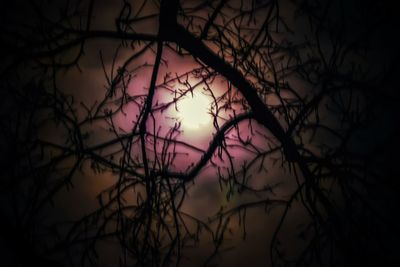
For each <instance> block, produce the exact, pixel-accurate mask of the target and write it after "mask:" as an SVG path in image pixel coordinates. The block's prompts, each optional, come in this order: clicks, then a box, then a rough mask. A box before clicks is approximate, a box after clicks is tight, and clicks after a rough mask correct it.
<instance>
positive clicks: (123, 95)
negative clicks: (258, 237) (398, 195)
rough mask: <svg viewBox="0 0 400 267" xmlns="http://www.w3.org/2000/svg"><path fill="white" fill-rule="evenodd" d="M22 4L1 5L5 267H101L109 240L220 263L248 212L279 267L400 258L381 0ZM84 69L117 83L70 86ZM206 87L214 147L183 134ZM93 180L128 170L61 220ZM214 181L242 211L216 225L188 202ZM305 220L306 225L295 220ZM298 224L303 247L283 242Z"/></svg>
mask: <svg viewBox="0 0 400 267" xmlns="http://www.w3.org/2000/svg"><path fill="white" fill-rule="evenodd" d="M16 5H18V3H17V4H16ZM27 5H28V6H29V8H22V9H23V10H28V12H24V11H23V10H22V9H21V6H14V7H12V6H11V7H7V8H5V9H4V10H5V11H6V12H5V14H3V16H2V17H3V21H2V26H1V31H2V34H1V43H2V44H3V47H4V48H3V50H2V52H1V53H2V54H3V55H2V57H3V58H4V64H3V66H2V67H1V87H2V93H1V94H2V102H3V103H2V105H1V110H2V111H1V114H2V115H1V123H2V125H1V140H2V141H1V142H0V143H1V147H2V151H5V152H6V153H5V155H3V156H2V161H1V164H2V170H3V174H4V175H2V176H3V178H2V180H1V191H2V200H3V205H2V207H1V214H2V216H3V218H1V228H0V229H1V236H2V237H3V245H5V246H6V247H7V250H5V251H8V253H9V255H11V256H9V258H10V262H11V261H12V260H14V259H19V262H20V263H19V264H20V265H22V266H24V265H28V264H29V265H31V264H32V262H37V263H39V264H42V265H46V264H47V265H48V266H54V265H56V264H60V265H66V266H70V265H71V266H87V265H89V266H97V265H99V264H103V263H102V261H101V255H100V256H99V254H98V250H99V249H100V248H101V246H106V244H107V243H108V242H109V243H111V244H112V245H111V246H112V247H113V251H114V252H112V253H115V254H116V259H118V261H116V262H114V263H113V266H116V265H118V264H119V265H120V266H131V265H133V266H161V265H162V266H170V265H174V266H181V265H187V264H189V265H190V266H192V265H193V264H196V265H205V266H208V265H212V264H215V263H218V262H219V263H221V262H224V255H225V254H224V253H225V252H224V251H225V249H226V248H227V245H226V244H229V241H228V240H227V235H228V234H229V233H230V232H231V231H237V232H241V233H242V234H243V238H244V239H245V238H246V231H247V230H246V227H247V226H246V225H248V218H247V217H246V214H247V212H248V211H249V210H257V211H259V212H260V213H265V214H266V215H269V216H274V218H275V219H276V223H275V225H274V229H273V230H272V235H271V237H270V238H268V237H266V238H265V248H264V249H265V252H266V255H268V257H269V260H268V262H269V264H271V266H284V265H285V266H286V265H289V266H292V265H300V266H303V265H304V266H314V265H315V266H361V265H362V264H371V263H381V264H385V263H386V264H390V263H392V262H393V261H394V259H395V254H394V250H395V249H394V240H395V239H394V238H395V236H396V234H397V233H398V230H397V228H398V226H396V224H395V223H394V222H393V220H392V219H391V218H390V211H391V210H392V209H394V208H395V207H393V206H394V204H393V203H395V201H394V200H395V197H394V196H395V189H396V187H397V184H395V182H394V180H393V179H391V176H390V171H388V169H387V168H393V169H395V168H394V167H393V166H395V165H391V164H392V163H393V162H394V161H392V160H394V158H393V157H391V156H389V155H390V153H391V151H398V150H396V148H398V140H397V134H398V133H399V131H398V126H393V125H391V124H392V122H396V115H395V114H397V113H396V112H397V110H396V109H397V108H396V101H398V100H399V98H398V95H397V94H396V93H394V92H395V91H394V90H393V88H394V87H393V84H395V83H394V74H395V73H396V70H397V67H396V65H395V63H397V62H396V60H397V57H398V56H397V54H395V52H394V51H395V46H393V48H394V49H392V48H390V44H388V43H385V42H384V41H383V40H385V38H387V37H386V35H385V33H390V31H391V29H392V28H391V27H392V24H391V23H392V22H393V21H391V20H390V19H391V17H390V16H388V14H387V11H388V10H387V6H386V5H384V4H379V3H375V2H372V1H367V3H365V2H361V1H350V2H348V1H329V0H326V1H325V0H324V1H308V0H298V1H297V0H293V1H276V0H265V1H263V0H260V1H242V0H216V1H178V0H170V1H145V0H144V1H128V0H123V1H119V2H116V3H112V4H110V6H107V5H106V4H105V3H99V2H97V1H61V2H59V3H56V4H51V3H47V2H46V1H30V2H29V4H27ZM52 5H53V6H52ZM106 8H109V10H108V11H104V9H106ZM102 9H103V10H102ZM7 12H8V13H7ZM27 16H29V17H27ZM22 18H25V19H22ZM385 47H386V48H387V52H385V53H384V52H383V51H382V49H385ZM384 56H386V57H387V58H383V57H384ZM178 61H180V62H182V63H180V64H179V63H177V62H178ZM91 69H96V70H97V73H98V72H99V71H101V72H102V77H98V76H97V74H96V75H90V74H88V73H90V71H91ZM78 72H79V73H81V74H79V75H82V77H86V78H85V79H98V80H99V82H98V84H102V85H105V86H103V87H97V88H95V90H96V91H91V90H92V89H93V88H89V89H88V87H86V85H85V84H83V83H78V82H75V83H74V81H71V77H76V75H78V74H76V73H78ZM68 73H75V74H74V75H75V76H68ZM85 75H86V76H85ZM68 77H70V78H68ZM196 94H197V95H198V94H200V95H203V96H206V98H207V99H209V100H210V104H209V107H208V113H209V116H210V118H211V121H212V123H211V125H212V127H211V128H212V129H210V131H209V136H208V139H206V140H207V141H206V145H205V146H202V145H201V144H200V143H199V142H197V143H196V142H194V141H193V139H187V138H186V139H185V138H184V136H185V132H187V130H185V129H184V126H183V125H182V123H183V121H182V118H181V117H180V116H181V115H179V114H181V113H180V112H183V111H182V110H181V109H182V103H183V102H182V101H184V99H187V98H190V97H193V98H194V99H195V98H196ZM82 95H86V98H84V97H83V96H82ZM99 96H101V97H99ZM80 98H81V99H80ZM82 99H86V100H88V99H89V100H88V101H87V102H85V101H83V100H82ZM389 113H390V114H391V115H388V114H389ZM165 114H169V115H165ZM171 114H172V115H171ZM183 116H184V115H183ZM391 116H392V117H391ZM121 121H123V122H121ZM382 128H386V129H387V130H386V131H384V130H382ZM203 143H204V142H203ZM188 157H189V160H188ZM87 166H90V169H88V168H87ZM274 166H277V168H279V169H280V170H281V171H282V172H283V173H284V174H279V175H278V174H276V173H274V172H273V171H271V170H272V169H273V168H275V167H274ZM388 166H392V167H388ZM92 172H95V173H105V174H107V175H110V176H113V177H115V178H116V179H115V180H114V181H113V182H112V184H111V185H110V186H109V187H108V188H106V189H104V190H103V191H102V192H97V199H98V203H99V204H98V206H96V208H95V209H94V210H93V211H92V212H91V213H89V214H85V215H84V216H81V217H79V218H75V219H73V220H71V221H63V220H61V221H60V220H57V219H54V218H51V217H52V213H51V212H50V210H52V208H51V207H52V206H53V207H58V205H59V203H60V202H63V201H68V196H69V195H68V194H66V195H63V194H64V193H63V192H64V191H65V190H67V191H68V190H69V188H71V187H73V186H74V183H75V181H74V177H76V176H79V175H80V176H85V175H89V174H88V173H92ZM205 175H208V176H213V177H216V178H215V181H218V182H219V183H220V186H221V188H222V189H221V190H226V199H227V201H228V203H229V204H227V205H225V206H221V208H220V209H219V211H218V212H216V213H215V214H214V215H213V216H211V217H209V218H208V219H206V220H204V219H202V218H198V217H196V216H195V215H194V214H191V213H189V212H188V211H187V209H185V203H186V202H187V199H188V191H190V190H191V188H193V187H196V186H197V184H198V183H197V179H198V178H199V177H202V176H205ZM257 180H258V182H257ZM283 180H284V181H286V182H285V183H286V185H287V186H286V187H285V189H282V186H281V184H282V183H283V182H282V181H283ZM254 181H256V182H254ZM260 184H261V186H260ZM233 195H238V196H244V197H242V200H241V201H239V202H237V203H231V202H229V200H230V199H231V197H232V196H233ZM60 196H64V197H62V198H61V199H60ZM215 205H216V206H217V205H220V204H219V203H215ZM217 208H219V207H217ZM298 213H300V214H301V215H298V217H299V218H300V217H301V218H302V219H301V221H302V222H305V223H302V224H296V223H295V222H293V221H292V219H291V218H296V217H293V216H295V215H293V214H298ZM291 214H292V215H291ZM233 220H236V224H237V225H238V227H236V229H232V227H231V226H230V222H231V221H233ZM299 220H300V219H299ZM288 225H292V226H296V227H295V230H294V231H293V230H292V231H290V230H289V229H290V227H289V226H288ZM285 232H286V234H285ZM288 233H289V234H288ZM393 233H395V234H393ZM292 234H293V235H295V236H296V237H298V238H299V239H300V240H302V242H301V245H300V246H299V247H295V245H293V244H290V243H287V242H286V241H285V240H288V237H287V236H288V235H292ZM204 239H207V240H211V241H212V244H211V245H209V247H210V250H209V253H208V256H207V257H206V258H202V259H201V261H200V262H197V260H194V259H191V258H190V257H189V256H187V255H188V254H187V251H188V249H189V248H191V247H196V246H199V244H200V243H201V242H202V240H204ZM291 250H293V251H295V252H292V253H290V252H289V253H288V252H287V251H291ZM219 257H220V258H219Z"/></svg>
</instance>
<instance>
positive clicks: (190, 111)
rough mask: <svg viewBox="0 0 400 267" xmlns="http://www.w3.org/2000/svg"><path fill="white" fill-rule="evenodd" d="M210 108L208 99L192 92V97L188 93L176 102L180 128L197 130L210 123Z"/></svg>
mask: <svg viewBox="0 0 400 267" xmlns="http://www.w3.org/2000/svg"><path fill="white" fill-rule="evenodd" d="M210 108H211V100H210V99H209V97H207V96H205V95H204V94H202V93H199V92H196V91H193V95H192V94H191V93H190V92H188V94H187V95H186V96H184V97H183V98H182V99H181V100H180V101H179V102H178V110H179V112H178V117H179V120H180V122H181V125H182V127H183V128H184V129H187V130H198V129H200V128H201V127H204V126H207V124H208V123H210V121H211V115H210V114H209V111H210Z"/></svg>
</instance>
